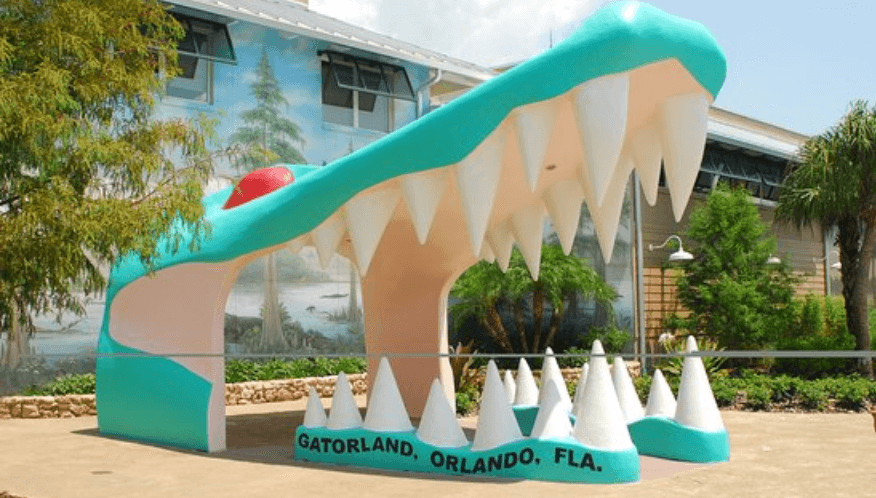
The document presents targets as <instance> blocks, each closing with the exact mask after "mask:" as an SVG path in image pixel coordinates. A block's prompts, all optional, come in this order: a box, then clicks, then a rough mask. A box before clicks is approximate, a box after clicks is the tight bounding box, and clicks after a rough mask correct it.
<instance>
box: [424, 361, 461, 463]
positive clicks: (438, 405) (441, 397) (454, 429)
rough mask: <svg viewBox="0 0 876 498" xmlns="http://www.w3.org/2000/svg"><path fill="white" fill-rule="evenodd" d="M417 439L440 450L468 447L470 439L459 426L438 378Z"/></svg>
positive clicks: (427, 403)
mask: <svg viewBox="0 0 876 498" xmlns="http://www.w3.org/2000/svg"><path fill="white" fill-rule="evenodd" d="M417 437H418V438H419V439H420V441H423V442H424V443H427V444H431V445H432V446H437V447H439V448H459V447H461V446H466V445H468V439H467V438H466V437H465V433H464V432H463V431H462V427H460V426H459V421H458V420H457V419H456V412H455V411H454V410H453V407H451V406H450V401H448V400H447V395H446V394H445V393H444V388H443V387H442V386H441V382H440V381H439V380H438V379H437V378H436V379H435V380H433V381H432V387H431V388H430V389H429V397H428V398H426V407H425V408H423V416H422V417H421V418H420V427H418V428H417Z"/></svg>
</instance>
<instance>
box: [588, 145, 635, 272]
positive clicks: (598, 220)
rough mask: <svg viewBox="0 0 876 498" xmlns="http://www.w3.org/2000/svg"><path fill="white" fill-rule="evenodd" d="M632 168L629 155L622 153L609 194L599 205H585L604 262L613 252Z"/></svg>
mask: <svg viewBox="0 0 876 498" xmlns="http://www.w3.org/2000/svg"><path fill="white" fill-rule="evenodd" d="M632 170H633V163H632V161H631V160H630V158H629V156H627V155H626V154H624V155H622V156H621V158H620V160H619V161H618V167H617V169H616V170H615V172H614V176H613V177H612V179H611V188H610V190H611V195H609V196H608V197H606V198H605V203H604V204H602V205H601V206H593V205H592V204H589V203H588V205H587V207H588V208H589V209H590V218H591V219H592V221H593V227H594V228H595V229H596V238H597V240H598V241H599V248H600V249H602V255H603V258H604V259H605V261H606V262H607V261H611V255H612V253H613V252H614V241H615V238H616V237H617V227H618V224H619V223H620V215H621V211H622V210H623V207H624V198H625V197H626V196H625V195H624V192H625V189H626V185H627V181H628V180H629V178H630V172H632Z"/></svg>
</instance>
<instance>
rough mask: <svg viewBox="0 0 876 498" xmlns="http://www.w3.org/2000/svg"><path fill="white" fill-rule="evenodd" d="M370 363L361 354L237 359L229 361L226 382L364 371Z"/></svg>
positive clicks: (323, 375)
mask: <svg viewBox="0 0 876 498" xmlns="http://www.w3.org/2000/svg"><path fill="white" fill-rule="evenodd" d="M367 367H368V362H367V361H366V360H365V359H364V358H358V357H347V358H324V357H315V358H300V359H296V360H291V361H285V360H280V359H274V360H270V361H265V362H257V361H252V360H236V359H234V360H228V361H226V362H225V382H227V383H229V384H231V383H235V382H249V381H254V380H276V379H301V378H304V377H325V376H327V375H337V374H338V373H340V372H344V373H348V374H354V373H362V372H364V371H365V370H366V368H367Z"/></svg>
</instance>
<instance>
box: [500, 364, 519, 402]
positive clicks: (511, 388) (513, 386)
mask: <svg viewBox="0 0 876 498" xmlns="http://www.w3.org/2000/svg"><path fill="white" fill-rule="evenodd" d="M502 383H503V384H504V387H505V395H506V396H508V402H509V403H512V404H513V403H514V397H515V396H516V395H517V383H515V382H514V374H512V373H511V370H505V379H504V380H503V382H502Z"/></svg>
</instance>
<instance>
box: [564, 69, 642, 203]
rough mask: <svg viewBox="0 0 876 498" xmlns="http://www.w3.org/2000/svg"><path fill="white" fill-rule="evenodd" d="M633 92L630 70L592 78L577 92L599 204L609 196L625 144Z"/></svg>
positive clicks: (577, 107)
mask: <svg viewBox="0 0 876 498" xmlns="http://www.w3.org/2000/svg"><path fill="white" fill-rule="evenodd" d="M629 96H630V76H629V74H628V73H622V74H615V75H611V76H603V77H601V78H596V79H593V80H590V81H588V82H587V83H584V84H583V85H581V87H580V88H579V89H578V90H577V92H575V106H574V109H575V117H576V118H577V122H578V129H579V131H580V132H581V145H582V147H583V148H584V156H585V157H586V158H587V171H588V174H589V176H590V180H591V183H592V185H593V193H594V194H595V195H596V198H595V201H596V204H602V202H603V200H604V199H605V196H606V193H607V192H608V182H609V181H610V180H611V174H612V172H614V170H615V165H616V164H617V160H618V157H620V152H621V147H622V146H623V144H624V137H625V135H626V132H627V107H628V103H629ZM611 195H614V192H612V193H611ZM588 200H589V199H588Z"/></svg>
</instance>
